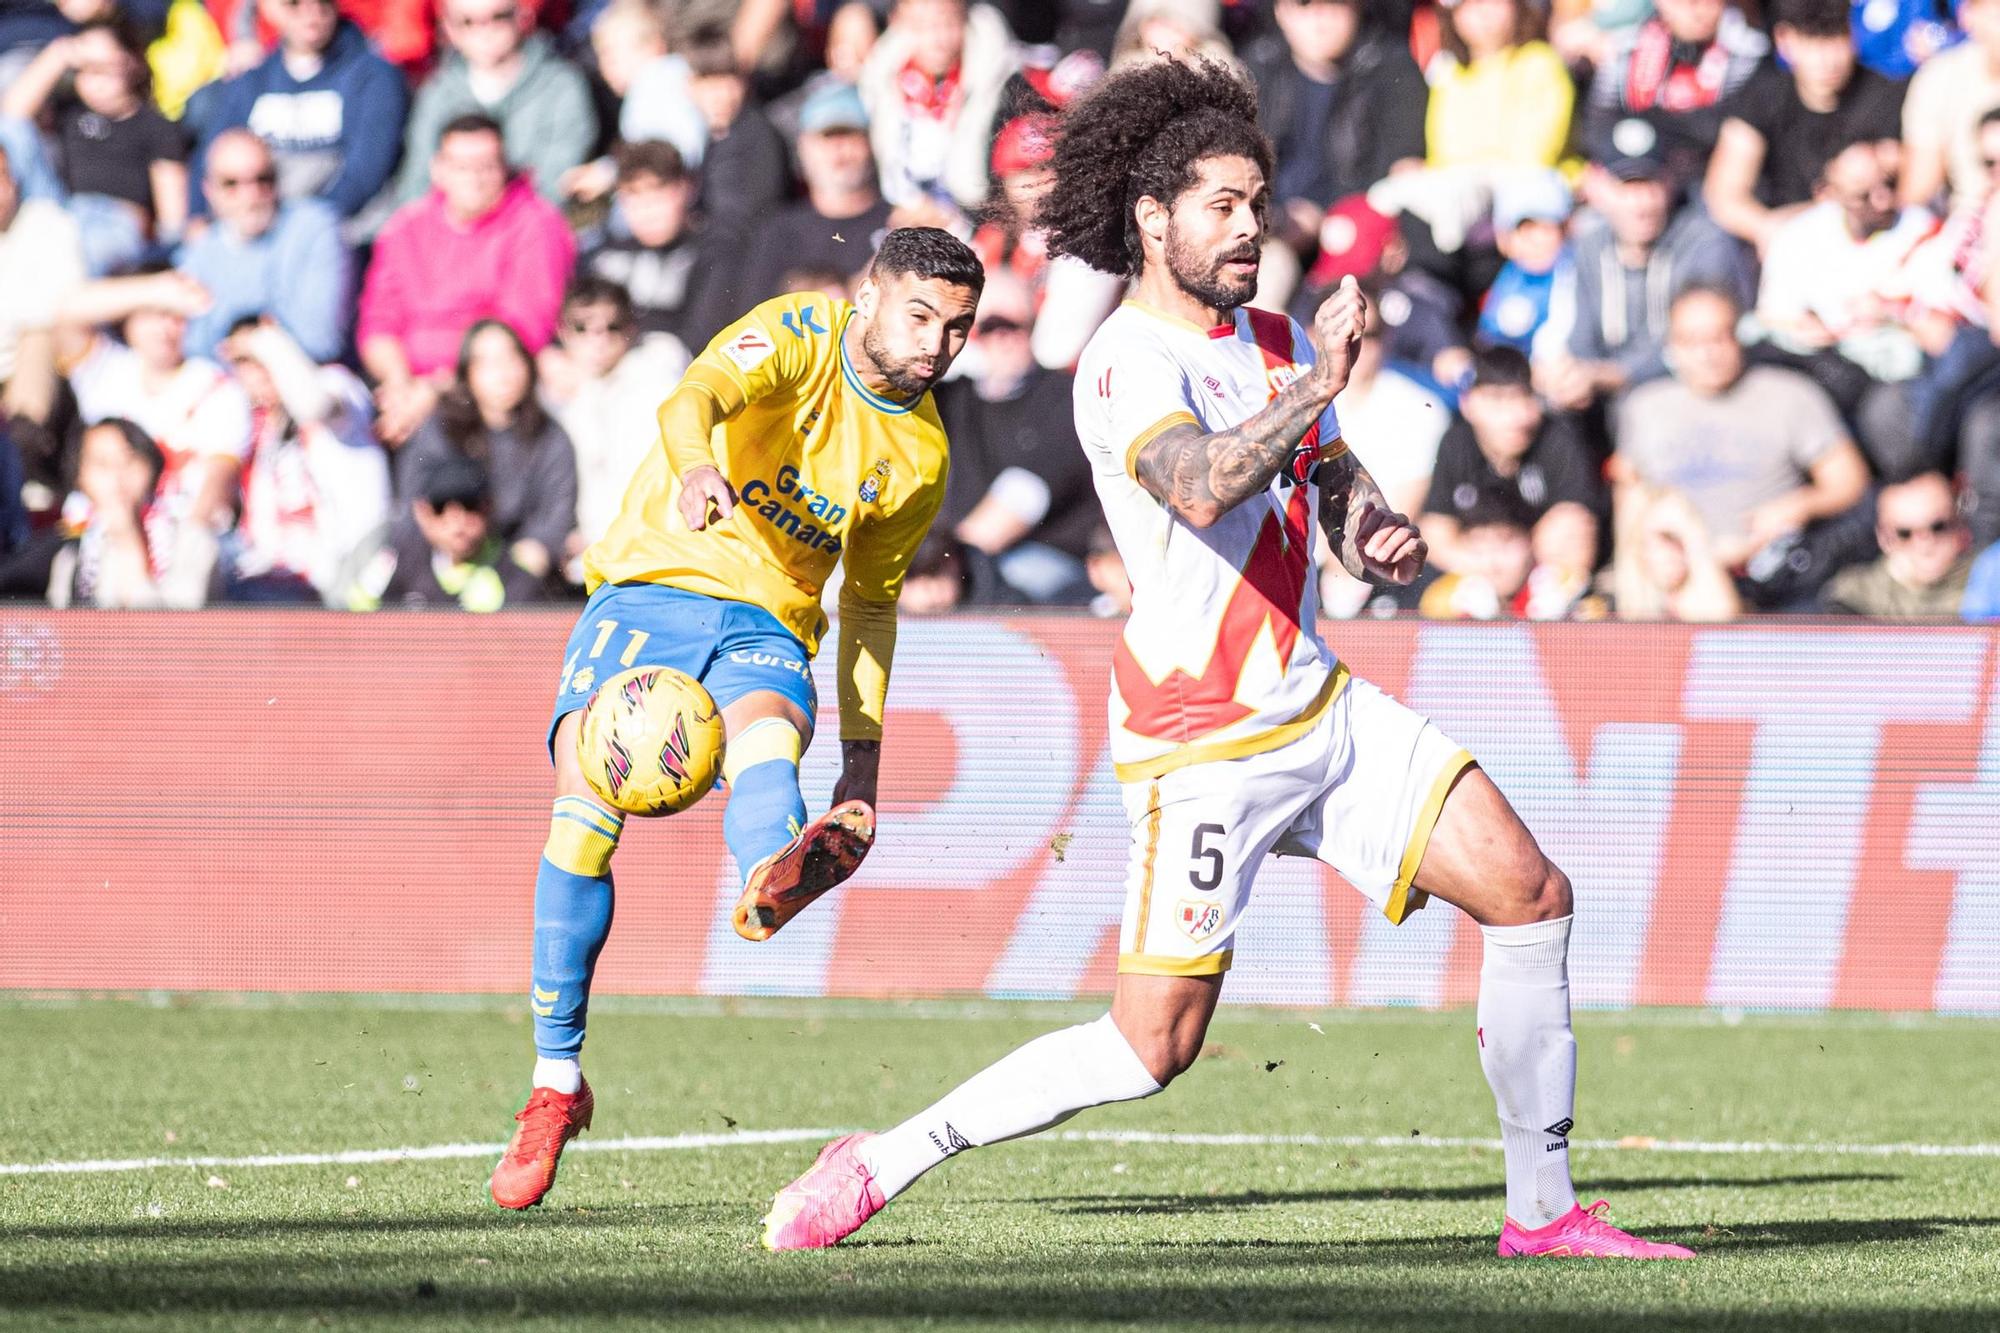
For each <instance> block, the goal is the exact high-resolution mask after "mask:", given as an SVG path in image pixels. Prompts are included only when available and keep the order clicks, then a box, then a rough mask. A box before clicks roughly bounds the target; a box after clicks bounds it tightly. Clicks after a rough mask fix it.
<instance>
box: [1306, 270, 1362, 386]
mask: <svg viewBox="0 0 2000 1333" xmlns="http://www.w3.org/2000/svg"><path fill="white" fill-rule="evenodd" d="M1367 324H1368V298H1367V297H1365V296H1363V295H1362V294H1361V284H1360V283H1358V282H1356V281H1355V280H1354V278H1353V276H1352V275H1351V274H1350V275H1349V276H1347V277H1345V278H1342V279H1341V280H1340V286H1338V287H1336V288H1335V289H1334V292H1333V295H1331V296H1329V297H1327V298H1326V300H1324V301H1322V302H1320V307H1319V313H1317V314H1315V315H1314V316H1313V328H1312V341H1313V348H1314V350H1316V351H1317V352H1318V353H1319V369H1320V373H1321V374H1322V375H1324V376H1325V377H1326V379H1327V381H1328V383H1329V384H1330V386H1331V387H1332V389H1333V391H1334V392H1336V393H1338V392H1339V391H1340V390H1341V389H1344V388H1346V387H1347V374H1348V372H1349V371H1350V370H1352V369H1353V368H1354V357H1355V353H1356V352H1357V351H1358V350H1359V348H1360V346H1361V330H1362V329H1363V328H1365V327H1366V326H1367Z"/></svg>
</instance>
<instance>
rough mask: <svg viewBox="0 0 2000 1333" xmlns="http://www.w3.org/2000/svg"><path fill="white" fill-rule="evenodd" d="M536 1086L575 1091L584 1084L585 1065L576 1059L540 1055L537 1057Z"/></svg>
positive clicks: (562, 1091) (560, 1090)
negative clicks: (555, 1058) (556, 1058)
mask: <svg viewBox="0 0 2000 1333" xmlns="http://www.w3.org/2000/svg"><path fill="white" fill-rule="evenodd" d="M535 1086H536V1087H538V1088H551V1089H553V1090H555V1091H556V1092H560V1093H565V1094H567V1093H573V1092H575V1091H576V1090H577V1089H578V1088H580V1087H582V1086H583V1065H582V1064H580V1063H579V1062H577V1061H576V1060H551V1059H549V1057H547V1056H546V1055H538V1056H536V1057H535Z"/></svg>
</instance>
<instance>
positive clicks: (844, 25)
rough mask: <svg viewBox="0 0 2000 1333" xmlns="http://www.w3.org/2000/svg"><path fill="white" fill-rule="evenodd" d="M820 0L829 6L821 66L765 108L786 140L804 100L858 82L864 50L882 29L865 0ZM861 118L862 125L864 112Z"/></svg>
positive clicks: (794, 131) (794, 134) (791, 138)
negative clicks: (829, 12) (830, 11)
mask: <svg viewBox="0 0 2000 1333" xmlns="http://www.w3.org/2000/svg"><path fill="white" fill-rule="evenodd" d="M820 3H821V4H822V6H823V7H832V8H833V14H832V17H830V18H829V19H828V20H827V24H826V34H825V45H826V50H825V53H824V56H823V61H824V67H823V68H821V69H818V70H815V71H814V72H813V73H812V74H811V75H809V76H808V77H807V79H806V81H805V82H804V83H802V84H800V85H799V86H798V87H797V88H794V89H793V90H792V91H791V92H789V93H786V94H785V95H784V96H783V97H780V98H777V99H776V100H774V101H773V102H772V103H771V104H770V106H769V108H768V110H769V112H770V116H771V123H772V124H773V125H775V126H777V127H778V132H779V133H780V134H782V135H783V136H784V138H785V141H786V142H787V143H794V142H796V141H797V140H798V137H799V134H800V133H801V129H800V120H801V115H802V113H803V111H804V109H805V104H806V103H807V102H809V101H811V100H812V99H813V98H814V97H815V96H817V95H819V94H820V93H822V92H825V91H826V90H827V89H829V88H855V87H858V86H859V85H860V83H861V70H862V67H863V66H864V65H866V64H867V63H868V53H869V52H870V51H872V50H874V49H875V39H876V38H877V37H879V36H880V35H881V32H882V25H881V21H880V19H879V18H878V17H877V15H876V12H875V9H874V8H873V6H872V5H870V4H869V3H867V0H844V2H838V0H820ZM863 119H864V125H865V121H866V117H865V113H864V117H863Z"/></svg>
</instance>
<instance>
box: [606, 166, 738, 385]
mask: <svg viewBox="0 0 2000 1333" xmlns="http://www.w3.org/2000/svg"><path fill="white" fill-rule="evenodd" d="M617 162H618V193H617V205H618V211H617V214H616V218H615V222H614V225H613V226H611V227H607V228H606V229H604V232H603V233H602V234H600V235H599V236H598V237H596V238H595V239H593V240H592V241H591V242H590V243H589V244H588V245H587V246H586V247H585V249H584V252H583V257H582V259H581V260H580V261H579V262H578V264H577V271H578V272H581V273H589V274H593V275H595V276H596V277H600V278H606V279H609V280H610V281H612V282H615V283H617V284H618V285H619V286H621V287H623V288H624V289H625V290H626V291H627V292H628V293H629V294H630V296H631V299H632V305H633V307H634V309H636V310H637V311H638V320H639V331H640V332H641V333H668V334H672V335H673V336H674V337H675V338H676V339H678V340H679V341H680V342H681V343H682V344H683V345H685V346H688V347H705V346H707V345H708V340H709V339H710V338H711V337H713V336H714V335H715V333H716V332H717V331H718V330H719V329H721V328H722V326H723V325H724V324H727V323H728V322H729V321H730V320H732V319H734V318H735V317H736V316H737V315H738V314H740V313H741V311H740V310H739V309H737V306H738V305H740V304H741V302H739V301H737V300H736V299H735V298H736V293H735V292H734V291H733V290H732V285H731V283H730V263H729V258H730V257H732V256H733V246H731V247H730V251H728V252H726V251H725V249H724V247H725V246H729V245H730V242H731V241H733V240H734V239H735V238H734V237H733V236H728V235H727V234H725V233H721V232H719V231H717V230H716V229H713V228H710V229H707V230H706V231H702V232H697V231H696V230H695V229H694V227H693V220H692V219H691V218H690V216H689V209H690V208H691V206H692V205H693V202H694V180H693V178H692V177H690V176H689V175H688V172H687V169H686V168H685V167H683V166H682V165H681V155H680V153H679V151H678V150H676V149H675V148H674V146H673V145H672V144H670V143H662V142H659V141H657V140H656V141H653V142H650V143H635V144H620V145H619V146H618V152H617ZM617 223H622V224H623V225H622V227H621V226H618V225H616V224H617ZM711 237H713V239H711Z"/></svg>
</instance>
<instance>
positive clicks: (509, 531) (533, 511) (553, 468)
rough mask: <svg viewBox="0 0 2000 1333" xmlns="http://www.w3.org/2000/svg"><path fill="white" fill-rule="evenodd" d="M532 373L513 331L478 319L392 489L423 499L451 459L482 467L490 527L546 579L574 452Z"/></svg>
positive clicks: (566, 516) (566, 527)
mask: <svg viewBox="0 0 2000 1333" xmlns="http://www.w3.org/2000/svg"><path fill="white" fill-rule="evenodd" d="M535 380H536V374H535V360H534V357H532V356H531V355H529V352H528V348H527V346H526V345H525V344H523V343H522V341H521V339H520V336H519V335H518V334H516V333H515V332H514V330H512V329H511V328H509V327H508V326H507V325H506V324H504V323H502V322H501V321H499V320H497V319H483V320H480V321H479V322H478V323H477V324H474V325H473V326H472V328H471V330H470V331H469V332H468V333H467V334H466V335H465V341H464V343H463V344H462V345H461V347H460V349H459V355H458V374H457V377H456V378H455V380H454V381H453V383H452V387H451V390H450V392H448V393H446V394H445V395H444V396H443V397H442V398H441V399H439V400H438V408H437V411H436V413H435V414H433V415H432V416H431V418H430V419H429V420H428V421H426V422H424V424H423V427H422V428H421V429H420V430H418V431H417V433H416V434H415V435H414V436H412V437H411V439H410V446H409V448H408V450H407V451H405V453H404V455H403V456H402V457H400V458H398V459H397V468H396V492H397V494H398V495H400V496H403V497H405V498H417V499H421V498H422V497H423V496H425V495H427V494H429V493H430V486H431V474H432V473H433V472H435V471H436V470H437V469H438V468H439V467H440V466H442V465H443V464H444V463H445V462H446V461H447V460H449V459H454V458H470V459H472V460H474V461H476V462H478V463H480V464H482V465H484V466H485V467H486V468H487V469H488V470H489V473H490V480H491V485H492V488H493V495H492V507H491V509H490V510H489V511H488V515H487V517H488V519H489V521H490V527H491V530H492V533H493V535H494V536H495V537H497V538H499V539H500V541H501V542H503V543H504V544H505V545H506V547H507V554H508V556H509V557H510V558H511V559H512V560H513V561H514V563H515V564H517V565H519V566H520V567H521V568H522V569H524V570H526V571H527V572H528V573H529V574H532V575H533V576H535V577H536V578H546V577H548V575H549V573H550V572H551V571H552V570H553V569H555V567H556V563H557V560H558V559H559V557H560V556H561V554H562V551H563V549H564V543H565V541H566V540H567V539H568V537H569V534H570V531H571V530H572V529H573V528H575V527H576V454H575V451H574V450H572V449H571V447H570V442H569V436H568V435H566V434H564V432H563V428H562V427H561V426H559V425H557V424H556V422H555V421H554V420H553V419H551V418H550V416H549V414H548V412H547V411H546V410H544V409H543V407H542V404H541V401H540V399H539V398H538V397H537V395H536V392H535ZM663 387H664V386H663Z"/></svg>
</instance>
